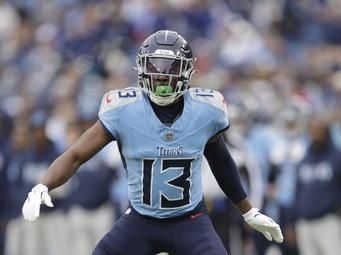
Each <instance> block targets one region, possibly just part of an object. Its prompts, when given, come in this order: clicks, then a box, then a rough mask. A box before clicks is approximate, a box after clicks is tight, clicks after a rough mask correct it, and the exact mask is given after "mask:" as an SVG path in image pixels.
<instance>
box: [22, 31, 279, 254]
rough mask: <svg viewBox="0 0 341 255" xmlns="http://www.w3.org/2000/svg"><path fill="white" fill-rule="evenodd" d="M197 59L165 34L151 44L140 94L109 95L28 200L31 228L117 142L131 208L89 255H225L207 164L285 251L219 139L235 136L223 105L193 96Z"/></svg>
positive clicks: (143, 58)
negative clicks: (208, 191) (59, 192)
mask: <svg viewBox="0 0 341 255" xmlns="http://www.w3.org/2000/svg"><path fill="white" fill-rule="evenodd" d="M194 62H195V58H194V56H193V53H192V49H191V47H190V45H189V44H188V43H187V42H186V40H185V39H184V38H183V37H182V36H180V35H179V34H178V33H176V32H174V31H169V30H162V31H158V32H156V33H154V34H152V35H150V36H149V37H148V38H147V39H146V40H145V41H144V42H143V44H142V46H141V47H140V49H139V52H138V54H137V58H136V63H137V68H136V69H137V72H138V85H139V87H129V88H126V89H122V90H115V91H110V92H108V93H107V94H105V95H104V97H103V100H102V103H101V107H100V111H99V114H98V117H99V119H98V121H97V122H96V123H95V124H94V125H93V126H92V127H91V128H89V129H88V130H87V131H86V132H85V133H84V134H83V135H82V136H81V137H80V138H79V139H78V140H77V141H76V142H75V143H74V144H73V145H72V146H71V147H70V148H69V149H68V150H67V151H65V152H64V153H63V154H62V155H61V156H60V157H59V158H57V159H56V160H55V161H54V162H53V164H52V165H51V166H50V167H49V168H48V171H47V172H46V174H45V176H44V178H43V179H42V181H41V183H40V184H38V185H37V186H35V187H34V188H33V189H32V191H31V192H30V193H29V194H28V198H27V199H26V201H25V203H24V206H23V215H24V218H25V219H27V220H29V221H35V220H37V218H38V217H39V208H40V205H41V204H46V205H47V206H53V205H52V202H51V199H50V196H49V194H48V192H49V191H51V190H52V189H54V188H56V187H58V186H60V185H62V184H63V183H65V182H66V181H67V180H68V179H69V178H70V177H71V176H72V175H73V174H74V173H75V172H76V170H77V169H78V168H79V166H80V165H81V164H83V163H84V162H86V161H87V160H89V159H90V158H91V157H92V156H93V155H95V154H96V153H97V152H98V151H99V150H101V149H102V148H103V147H104V146H106V145H107V144H108V143H110V142H111V141H117V143H118V145H119V148H120V153H121V157H122V162H123V165H124V167H125V169H126V172H127V178H128V194H129V195H128V196H129V202H130V205H129V208H128V209H127V211H126V212H125V214H124V215H123V216H122V217H121V218H120V219H119V220H118V221H117V222H116V223H115V225H114V227H113V228H112V230H111V231H110V232H108V233H107V234H106V235H105V236H104V237H103V238H102V240H101V241H100V242H99V243H98V245H97V246H96V248H95V250H94V251H93V255H109V254H110V255H114V254H120V255H122V254H140V255H142V254H146V255H150V254H155V253H158V252H161V251H167V252H169V253H170V254H180V255H181V254H186V255H190V254H195V255H200V254H202V255H207V254H227V252H226V250H225V248H224V246H223V244H222V242H221V241H220V239H219V237H218V236H217V234H216V233H215V231H214V229H213V227H212V224H211V221H210V219H209V217H208V215H207V213H206V209H205V205H204V197H203V192H202V187H201V176H200V168H201V162H202V159H203V156H205V157H206V158H207V160H208V162H209V165H210V167H211V170H212V172H213V174H214V176H215V178H216V179H217V181H218V183H219V185H220V187H221V188H222V190H223V191H224V192H225V194H226V195H227V196H228V197H229V198H230V199H231V201H232V202H233V203H234V204H235V205H236V206H237V208H238V209H239V210H240V212H241V213H242V214H243V216H244V218H245V220H246V222H247V223H248V224H249V225H250V226H251V227H252V228H254V229H256V230H258V231H260V232H261V233H263V234H264V236H265V237H266V238H267V239H268V240H273V239H274V240H275V241H276V242H282V241H283V237H282V233H281V230H280V227H279V226H278V224H276V223H275V222H274V221H273V220H272V219H270V218H269V217H267V216H265V215H264V214H262V213H260V212H259V211H258V209H256V208H253V207H252V206H251V204H250V202H249V200H248V198H247V195H246V194H245V192H244V190H243V187H242V185H241V182H240V179H239V175H238V171H237V168H236V165H235V163H234V161H233V159H232V158H231V155H230V153H229V151H228V150H227V148H226V146H225V143H224V140H223V138H222V137H221V136H220V134H221V133H222V132H223V131H225V130H227V129H228V128H229V120H228V117H227V113H226V103H225V100H224V98H223V96H222V95H221V94H220V93H219V92H217V91H214V90H211V89H199V88H190V87H189V85H190V80H191V76H192V74H193V72H194Z"/></svg>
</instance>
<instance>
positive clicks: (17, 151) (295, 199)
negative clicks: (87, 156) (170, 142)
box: [0, 0, 341, 255]
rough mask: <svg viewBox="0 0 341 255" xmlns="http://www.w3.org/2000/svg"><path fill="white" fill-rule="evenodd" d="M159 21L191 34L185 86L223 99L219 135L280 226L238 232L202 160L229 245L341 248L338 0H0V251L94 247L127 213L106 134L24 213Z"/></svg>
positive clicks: (304, 252)
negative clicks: (277, 238) (102, 143)
mask: <svg viewBox="0 0 341 255" xmlns="http://www.w3.org/2000/svg"><path fill="white" fill-rule="evenodd" d="M159 29H170V30H175V31H177V32H179V33H180V34H182V35H183V36H184V37H185V38H186V39H187V40H188V41H189V42H190V44H191V46H192V48H193V51H194V53H195V55H196V57H197V61H196V69H197V70H198V73H197V74H195V75H194V78H193V80H192V84H193V85H192V86H199V87H206V88H213V89H217V90H219V91H221V92H222V93H223V94H224V95H225V97H226V99H227V102H228V113H229V116H230V119H231V128H230V130H229V131H227V132H226V134H225V138H226V144H227V145H228V147H229V148H230V150H231V152H232V155H233V157H234V159H235V161H236V163H237V166H238V167H239V169H240V174H241V177H242V180H243V183H244V184H245V188H246V189H247V190H248V192H249V196H250V198H251V200H252V202H253V203H254V205H255V206H257V207H259V208H260V209H261V210H262V211H264V212H265V213H267V214H268V215H269V216H271V217H273V218H274V219H275V220H276V221H278V222H280V224H281V227H282V230H283V233H284V238H285V241H284V243H283V244H282V245H279V246H274V245H273V244H272V243H269V242H267V241H266V240H265V238H264V237H260V236H259V235H258V234H257V233H253V232H252V231H251V230H250V229H248V228H246V227H245V226H244V224H243V221H242V218H241V217H240V215H239V214H238V213H237V212H236V210H235V209H234V207H233V206H232V205H231V204H230V202H229V200H228V199H226V198H225V197H224V196H223V195H222V192H221V191H220V190H219V188H218V186H217V185H216V184H214V182H215V181H214V179H213V178H212V176H211V174H210V173H209V170H207V165H204V167H203V186H204V188H205V194H206V200H207V205H208V210H209V212H210V215H211V218H212V221H213V223H214V225H215V227H216V229H217V231H218V233H219V235H220V237H221V238H222V240H223V241H224V244H225V245H226V247H227V248H228V249H229V250H230V251H231V254H232V255H236V254H240V255H253V254H254V255H263V254H271V255H274V254H282V255H299V254H301V255H315V254H316V255H337V254H340V251H341V248H340V246H339V247H338V245H340V242H339V240H341V196H340V194H341V162H340V161H341V160H340V159H341V157H340V156H341V154H340V150H341V2H340V1H338V0H300V1H295V0H277V1H273V0H257V1H256V0H168V1H159V0H130V1H123V0H54V1H50V0H8V1H6V0H0V53H1V54H0V192H1V196H0V254H5V255H21V254H29V255H30V254H34V255H40V254H41V255H54V254H58V255H60V254H75V255H78V254H79V255H84V254H89V253H90V251H91V250H92V248H93V247H94V245H95V244H96V242H97V241H98V240H99V238H100V237H101V236H102V235H103V234H104V233H105V232H106V231H107V230H109V229H110V227H111V225H112V224H113V222H114V221H115V219H117V217H119V215H120V214H121V213H122V212H123V211H124V209H125V207H126V205H127V201H126V199H127V198H126V185H125V172H124V170H123V167H122V165H121V163H120V156H119V153H118V152H117V148H116V145H115V144H114V143H112V144H110V145H109V146H107V148H105V149H104V150H103V151H101V152H100V153H99V154H98V155H96V157H95V158H93V159H92V160H90V161H89V162H88V163H87V164H85V165H84V166H82V167H81V169H80V170H79V171H78V172H77V173H76V174H75V176H73V177H72V178H71V180H70V181H69V182H68V183H67V184H66V185H64V186H63V187H61V188H58V189H57V190H55V191H54V192H53V194H52V195H53V201H54V205H55V208H53V209H52V210H51V209H46V208H44V209H43V210H42V212H41V219H40V220H39V221H38V222H37V223H35V224H28V223H27V222H24V221H23V219H22V216H21V206H22V204H23V202H24V200H25V198H26V195H27V193H28V191H30V189H31V188H32V186H33V185H35V184H36V183H37V182H38V181H39V178H40V177H41V176H42V174H43V172H44V171H45V170H46V169H47V167H48V165H49V164H50V163H51V162H52V161H53V160H54V159H55V158H56V157H57V156H58V155H59V154H60V153H61V152H63V151H64V150H65V149H66V148H68V146H69V145H70V143H72V142H73V141H75V139H76V138H77V137H78V136H79V135H80V134H81V133H82V132H84V130H85V129H86V128H87V127H89V126H90V125H91V124H92V123H94V122H95V121H96V120H97V111H98V108H99V104H100V100H101V97H102V96H103V94H104V93H105V92H107V91H109V90H113V89H119V88H123V87H127V86H136V83H137V82H136V81H137V74H136V72H135V71H134V70H132V67H133V66H134V65H135V57H136V53H137V50H138V47H139V45H140V43H141V42H142V41H143V39H144V38H145V37H146V36H148V35H149V34H151V33H153V32H154V31H156V30H159ZM215 187H217V188H215Z"/></svg>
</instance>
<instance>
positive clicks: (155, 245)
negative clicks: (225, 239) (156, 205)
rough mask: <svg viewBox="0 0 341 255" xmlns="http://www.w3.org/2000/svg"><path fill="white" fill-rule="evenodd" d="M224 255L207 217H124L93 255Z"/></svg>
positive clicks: (133, 212)
mask: <svg viewBox="0 0 341 255" xmlns="http://www.w3.org/2000/svg"><path fill="white" fill-rule="evenodd" d="M162 251H164V252H168V253H169V254H170V255H227V252H226V250H225V248H224V245H223V244H222V242H221V240H220V239H219V237H218V235H217V234H216V232H215V231H214V228H213V226H212V223H211V220H210V218H209V217H208V215H207V214H206V213H199V214H194V215H192V216H186V217H182V218H179V219H165V220H158V219H152V218H148V217H145V216H142V215H140V214H138V213H137V212H135V211H131V212H130V213H129V214H124V215H123V216H122V217H121V218H120V219H119V220H118V221H117V222H116V223H115V225H114V227H113V228H112V230H111V231H110V232H109V233H107V234H106V235H105V236H104V237H103V238H102V240H101V241H100V242H99V243H98V244H97V246H96V248H95V250H94V252H93V253H92V255H154V254H156V253H159V252H162Z"/></svg>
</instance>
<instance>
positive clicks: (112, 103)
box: [99, 87, 142, 114]
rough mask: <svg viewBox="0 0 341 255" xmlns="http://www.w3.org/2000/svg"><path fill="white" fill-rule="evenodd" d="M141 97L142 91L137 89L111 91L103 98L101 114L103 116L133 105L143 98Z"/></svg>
mask: <svg viewBox="0 0 341 255" xmlns="http://www.w3.org/2000/svg"><path fill="white" fill-rule="evenodd" d="M141 95H142V91H141V89H140V88H135V87H128V88H125V89H117V90H112V91H109V92H107V93H106V94H105V95H104V96H103V99H102V103H101V107H100V110H99V113H100V114H101V113H104V112H107V111H110V110H113V109H116V108H119V107H122V106H124V105H127V104H130V103H133V102H135V101H137V100H138V99H139V98H141Z"/></svg>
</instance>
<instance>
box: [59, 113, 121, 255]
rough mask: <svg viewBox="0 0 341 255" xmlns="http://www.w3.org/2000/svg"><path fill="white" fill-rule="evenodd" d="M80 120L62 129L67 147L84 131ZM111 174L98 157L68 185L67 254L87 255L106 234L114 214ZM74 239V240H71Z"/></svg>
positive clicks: (85, 165)
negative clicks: (65, 136)
mask: <svg viewBox="0 0 341 255" xmlns="http://www.w3.org/2000/svg"><path fill="white" fill-rule="evenodd" d="M84 122H85V121H84V120H83V121H82V120H80V121H75V122H72V123H69V124H68V125H67V128H66V132H67V138H68V142H69V146H71V144H72V143H74V142H75V141H76V139H77V138H78V137H79V136H80V135H81V134H82V132H83V128H85V125H84ZM114 176H115V171H114V169H112V168H111V167H109V166H108V165H107V164H106V162H105V161H104V159H103V156H102V155H100V154H98V155H96V156H95V157H94V158H93V159H92V160H91V161H88V162H87V163H85V164H83V165H82V166H81V167H80V168H79V170H78V171H77V173H76V174H75V175H74V176H73V177H72V178H71V179H70V181H69V182H68V184H67V185H68V187H69V189H70V191H69V193H68V195H67V197H66V201H65V202H66V207H67V208H68V214H67V218H66V219H67V221H68V226H67V228H68V232H69V233H67V235H68V234H69V235H70V236H69V247H70V248H69V250H68V253H70V254H75V255H77V254H78V255H82V254H87V253H89V251H91V250H92V249H93V247H95V245H96V244H97V243H98V241H99V240H100V239H101V237H102V235H103V233H106V232H108V231H109V230H110V226H111V225H112V224H113V222H114V219H115V214H114V212H113V206H112V205H111V202H110V193H111V184H112V182H113V178H114ZM75 236H77V238H73V237H75Z"/></svg>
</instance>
